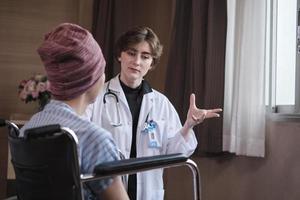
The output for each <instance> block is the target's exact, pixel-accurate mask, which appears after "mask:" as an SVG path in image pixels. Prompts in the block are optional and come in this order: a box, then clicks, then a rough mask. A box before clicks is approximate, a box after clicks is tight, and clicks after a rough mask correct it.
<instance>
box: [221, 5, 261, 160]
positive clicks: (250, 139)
mask: <svg viewBox="0 0 300 200" xmlns="http://www.w3.org/2000/svg"><path fill="white" fill-rule="evenodd" d="M227 2H228V3H227V4H228V26H227V28H228V30H227V41H226V70H225V99H224V113H223V117H224V121H223V150H224V151H229V152H232V153H235V154H236V155H247V156H258V157H264V154H265V112H266V111H265V84H264V83H265V55H266V53H265V46H266V45H265V38H266V19H267V17H266V16H267V11H266V6H267V2H266V0H228V1H227Z"/></svg>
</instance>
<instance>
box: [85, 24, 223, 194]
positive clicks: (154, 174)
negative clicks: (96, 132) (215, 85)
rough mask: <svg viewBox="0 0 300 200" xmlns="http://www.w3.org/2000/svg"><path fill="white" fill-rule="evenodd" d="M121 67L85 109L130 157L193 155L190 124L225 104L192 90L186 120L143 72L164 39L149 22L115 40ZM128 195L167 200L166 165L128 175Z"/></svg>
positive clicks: (156, 56) (157, 54) (156, 57)
mask: <svg viewBox="0 0 300 200" xmlns="http://www.w3.org/2000/svg"><path fill="white" fill-rule="evenodd" d="M115 47H116V48H115V49H116V52H115V58H116V59H117V61H118V62H119V63H120V64H121V72H120V74H119V75H117V76H116V77H115V78H113V79H111V80H110V81H108V82H107V83H106V85H105V86H104V90H103V91H102V92H101V93H100V95H99V96H98V98H97V100H96V102H95V103H94V104H93V105H91V106H90V107H89V108H88V109H87V113H86V115H87V116H88V117H89V118H90V119H91V121H93V122H95V123H97V124H99V125H100V126H101V127H103V128H105V129H107V130H108V131H109V132H111V133H112V136H113V138H114V139H115V141H116V143H117V145H118V147H119V148H120V150H121V152H122V153H123V154H124V155H125V157H126V158H129V157H131V158H132V157H143V156H153V155H161V154H170V153H179V152H180V153H185V154H187V155H191V154H192V153H193V152H194V150H195V148H196V146H197V140H196V137H195V135H194V132H193V130H192V128H193V127H194V126H195V125H197V124H199V123H201V122H202V121H203V120H204V119H207V118H213V117H219V114H218V112H220V111H221V109H212V110H203V109H198V108H197V107H196V105H195V95H194V94H191V96H190V107H189V110H188V114H187V119H186V121H185V123H184V125H183V126H182V125H181V122H180V119H179V116H178V114H177V112H176V110H175V109H174V107H173V105H172V104H171V103H170V101H169V100H168V99H167V98H166V97H165V96H164V95H163V94H161V93H159V92H158V91H156V90H154V89H152V88H151V86H150V85H149V83H148V82H147V81H146V80H144V79H143V77H144V76H145V75H146V74H147V73H148V71H149V70H152V69H153V68H154V67H155V65H156V64H157V63H158V61H159V58H160V56H161V54H162V45H161V44H160V42H159V39H158V37H157V36H156V34H155V33H154V32H153V31H152V30H151V29H150V28H148V27H135V28H133V29H131V30H129V31H127V32H125V33H124V34H123V35H121V36H120V38H119V39H118V40H117V42H116V46H115ZM128 194H129V197H130V199H138V200H163V196H164V189H163V170H162V169H156V170H151V171H147V172H142V173H138V174H136V175H130V176H129V180H128Z"/></svg>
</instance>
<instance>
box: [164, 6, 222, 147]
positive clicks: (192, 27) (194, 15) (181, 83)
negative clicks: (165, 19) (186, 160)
mask: <svg viewBox="0 0 300 200" xmlns="http://www.w3.org/2000/svg"><path fill="white" fill-rule="evenodd" d="M226 26H227V5H226V0H186V1H181V0H177V1H176V9H175V19H174V22H173V34H172V39H171V47H170V55H169V59H168V60H169V61H168V66H167V77H166V85H165V93H166V95H167V96H168V97H169V99H170V100H171V102H172V103H173V105H174V106H175V108H176V110H177V111H178V113H179V115H180V118H181V120H182V122H184V121H185V119H186V114H187V111H188V106H189V96H190V94H191V93H192V92H193V93H195V94H196V102H197V105H198V107H200V108H206V109H209V108H216V107H221V108H222V107H223V99H224V71H225V69H224V66H225V41H226ZM194 131H195V133H196V136H197V138H198V142H199V145H198V150H197V152H198V153H202V152H209V153H218V152H221V151H222V117H221V118H218V119H210V120H206V121H205V122H204V123H203V124H201V125H198V126H197V127H195V128H194Z"/></svg>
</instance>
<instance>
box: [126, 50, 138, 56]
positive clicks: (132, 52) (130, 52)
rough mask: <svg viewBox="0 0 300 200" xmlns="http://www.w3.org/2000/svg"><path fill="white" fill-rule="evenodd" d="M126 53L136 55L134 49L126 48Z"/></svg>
mask: <svg viewBox="0 0 300 200" xmlns="http://www.w3.org/2000/svg"><path fill="white" fill-rule="evenodd" d="M126 53H127V54H128V55H129V56H135V55H136V52H135V51H132V50H127V51H126Z"/></svg>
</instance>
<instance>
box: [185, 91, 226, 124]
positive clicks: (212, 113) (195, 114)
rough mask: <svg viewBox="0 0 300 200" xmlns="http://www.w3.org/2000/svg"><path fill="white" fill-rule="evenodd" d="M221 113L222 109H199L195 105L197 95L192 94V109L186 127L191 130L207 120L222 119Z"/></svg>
mask: <svg viewBox="0 0 300 200" xmlns="http://www.w3.org/2000/svg"><path fill="white" fill-rule="evenodd" d="M221 111H222V109H221V108H216V109H210V110H205V109H199V108H197V106H196V104H195V94H191V96H190V107H189V110H188V113H187V118H186V121H185V125H186V126H188V127H189V128H193V127H194V126H195V125H197V124H200V123H201V122H203V121H204V120H205V119H208V118H215V117H220V115H219V114H218V113H219V112H221Z"/></svg>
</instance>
